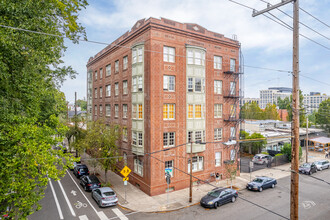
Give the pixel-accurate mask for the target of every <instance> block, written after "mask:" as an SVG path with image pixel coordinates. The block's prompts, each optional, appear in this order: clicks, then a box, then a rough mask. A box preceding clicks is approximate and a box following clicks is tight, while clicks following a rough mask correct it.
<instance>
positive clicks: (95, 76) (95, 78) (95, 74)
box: [94, 71, 97, 80]
mask: <svg viewBox="0 0 330 220" xmlns="http://www.w3.org/2000/svg"><path fill="white" fill-rule="evenodd" d="M94 80H97V71H95V73H94Z"/></svg>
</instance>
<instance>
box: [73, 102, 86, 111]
mask: <svg viewBox="0 0 330 220" xmlns="http://www.w3.org/2000/svg"><path fill="white" fill-rule="evenodd" d="M76 103H77V106H78V107H80V108H81V111H87V101H85V100H81V99H78V100H77V102H76Z"/></svg>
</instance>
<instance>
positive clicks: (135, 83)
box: [132, 77, 137, 92]
mask: <svg viewBox="0 0 330 220" xmlns="http://www.w3.org/2000/svg"><path fill="white" fill-rule="evenodd" d="M132 92H137V78H136V77H133V79H132Z"/></svg>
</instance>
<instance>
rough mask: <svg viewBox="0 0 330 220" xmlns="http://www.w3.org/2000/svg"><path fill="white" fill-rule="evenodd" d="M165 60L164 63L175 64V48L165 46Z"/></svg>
mask: <svg viewBox="0 0 330 220" xmlns="http://www.w3.org/2000/svg"><path fill="white" fill-rule="evenodd" d="M163 58H164V62H170V63H174V62H175V48H174V47H167V46H164V51H163Z"/></svg>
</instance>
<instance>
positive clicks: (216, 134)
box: [214, 128, 222, 141]
mask: <svg viewBox="0 0 330 220" xmlns="http://www.w3.org/2000/svg"><path fill="white" fill-rule="evenodd" d="M221 139H222V128H215V129H214V140H215V141H220V140H221Z"/></svg>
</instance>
